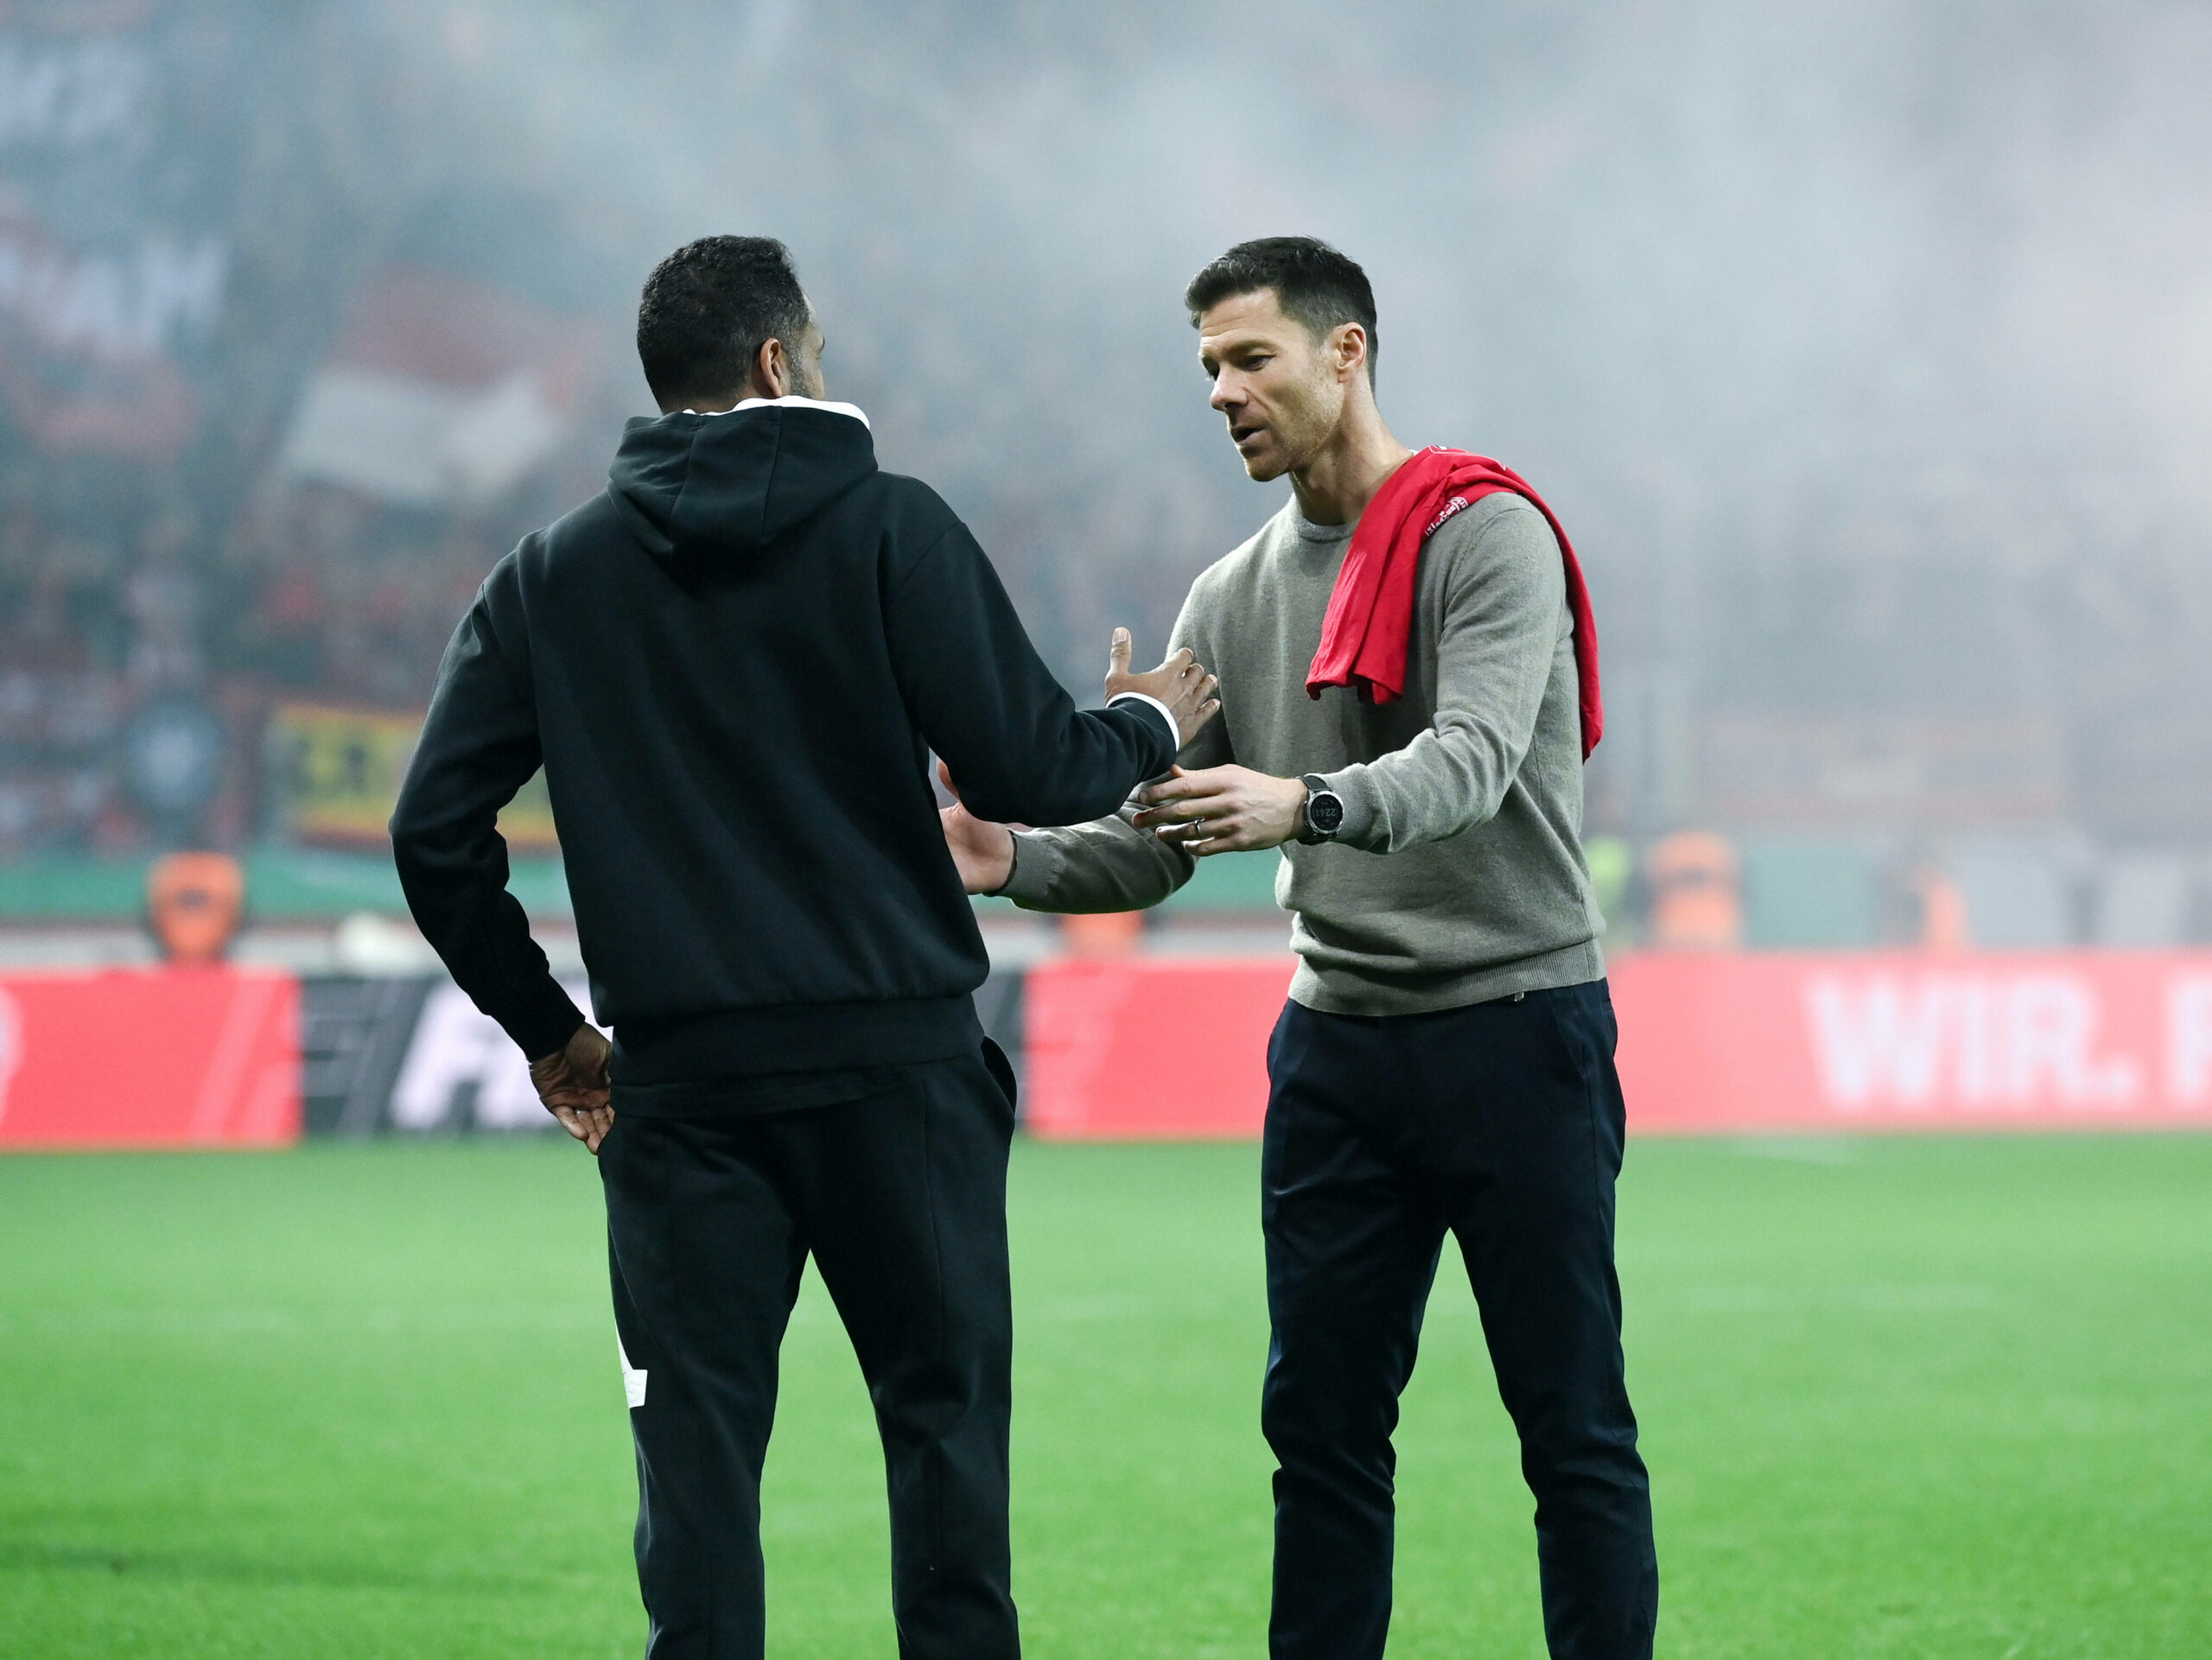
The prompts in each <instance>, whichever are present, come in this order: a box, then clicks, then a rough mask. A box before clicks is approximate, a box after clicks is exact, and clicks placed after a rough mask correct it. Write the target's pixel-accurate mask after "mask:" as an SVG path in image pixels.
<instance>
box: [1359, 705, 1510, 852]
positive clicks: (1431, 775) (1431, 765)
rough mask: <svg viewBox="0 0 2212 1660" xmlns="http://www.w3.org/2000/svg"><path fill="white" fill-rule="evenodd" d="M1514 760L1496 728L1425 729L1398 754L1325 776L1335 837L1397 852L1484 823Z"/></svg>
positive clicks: (1502, 790)
mask: <svg viewBox="0 0 2212 1660" xmlns="http://www.w3.org/2000/svg"><path fill="white" fill-rule="evenodd" d="M1522 753H1525V745H1524V746H1523V751H1522ZM1520 759H1521V756H1520V754H1516V752H1515V751H1514V750H1513V748H1512V747H1511V746H1510V744H1509V743H1508V742H1507V741H1505V739H1504V738H1503V736H1502V735H1500V734H1498V733H1497V731H1496V730H1495V729H1491V728H1484V726H1482V725H1481V724H1479V723H1478V722H1473V721H1468V722H1465V723H1464V724H1460V723H1455V724H1453V725H1452V726H1450V727H1448V728H1440V727H1432V728H1429V729H1428V730H1427V731H1426V732H1423V733H1421V734H1420V735H1417V736H1416V737H1415V738H1414V741H1412V742H1411V743H1409V744H1408V745H1407V746H1406V747H1404V748H1403V749H1399V750H1395V751H1393V752H1392V753H1391V754H1387V755H1383V756H1381V757H1379V758H1378V759H1376V760H1372V761H1366V762H1361V763H1355V764H1354V765H1352V766H1346V767H1344V768H1343V769H1341V770H1340V771H1338V772H1334V773H1325V774H1323V775H1322V776H1323V777H1324V778H1325V780H1326V781H1327V783H1328V785H1329V787H1330V788H1331V789H1332V790H1333V791H1335V792H1336V793H1337V794H1338V796H1339V797H1341V798H1343V800H1344V828H1343V829H1342V830H1339V831H1338V833H1337V838H1336V839H1337V840H1338V842H1340V843H1343V844H1344V846H1346V847H1356V848H1359V849H1363V850H1365V851H1366V852H1369V853H1396V852H1399V851H1401V850H1402V849H1406V848H1409V847H1419V846H1421V844H1423V843H1428V842H1441V841H1444V840H1446V838H1448V837H1450V836H1457V835H1459V834H1460V833H1461V832H1462V831H1464V830H1471V829H1473V828H1474V827H1475V826H1476V825H1478V824H1487V823H1488V822H1489V821H1490V820H1491V818H1492V817H1495V816H1496V815H1497V810H1498V808H1499V806H1500V805H1502V804H1503V802H1504V799H1505V792H1506V791H1507V789H1508V788H1510V786H1511V785H1512V782H1513V776H1514V773H1515V772H1516V769H1517V768H1518V766H1519V765H1520Z"/></svg>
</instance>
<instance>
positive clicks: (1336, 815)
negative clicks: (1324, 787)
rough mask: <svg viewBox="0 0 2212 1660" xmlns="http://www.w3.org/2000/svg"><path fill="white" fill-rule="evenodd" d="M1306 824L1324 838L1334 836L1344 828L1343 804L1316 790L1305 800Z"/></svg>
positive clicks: (1335, 798) (1331, 796)
mask: <svg viewBox="0 0 2212 1660" xmlns="http://www.w3.org/2000/svg"><path fill="white" fill-rule="evenodd" d="M1306 823H1307V824H1311V825H1312V826H1313V828H1314V829H1315V830H1318V831H1319V832H1320V833H1321V834H1322V835H1324V836H1334V835H1335V834H1336V833H1337V831H1338V830H1340V829H1342V828H1343V826H1344V803H1343V801H1342V800H1340V799H1339V798H1337V797H1336V796H1333V795H1330V794H1328V793H1326V792H1323V791H1318V790H1317V791H1316V792H1314V793H1313V794H1312V795H1310V796H1308V797H1306Z"/></svg>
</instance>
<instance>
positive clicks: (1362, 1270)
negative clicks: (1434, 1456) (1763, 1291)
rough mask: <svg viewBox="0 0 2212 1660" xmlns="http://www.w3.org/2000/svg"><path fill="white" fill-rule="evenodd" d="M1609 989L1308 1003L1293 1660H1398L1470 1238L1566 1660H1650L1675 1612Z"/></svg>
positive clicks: (1282, 1653)
mask: <svg viewBox="0 0 2212 1660" xmlns="http://www.w3.org/2000/svg"><path fill="white" fill-rule="evenodd" d="M1613 1040H1614V1026H1613V1013H1612V1004H1611V999H1610V998H1609V997H1608V996H1607V995H1606V989H1605V983H1604V982H1603V981H1599V982H1595V983H1592V984H1589V985H1584V986H1574V987H1570V988H1567V989H1560V990H1552V991H1532V992H1529V993H1528V994H1527V995H1524V996H1522V997H1521V998H1520V999H1518V1000H1513V999H1508V1000H1505V1001H1502V1002H1491V1003H1482V1004H1478V1005H1477V1006H1475V1007H1472V1008H1456V1009H1450V1010H1446V1011H1444V1012H1442V1013H1440V1014H1409V1015H1395V1016H1389V1017H1382V1018H1369V1017H1361V1016H1352V1015H1341V1014H1317V1013H1315V1012H1314V1011H1313V1010H1311V1009H1308V1008H1301V1007H1300V1006H1299V1005H1298V1004H1296V1003H1293V1004H1291V1005H1290V1006H1289V1007H1287V1008H1285V1009H1284V1011H1283V1014H1282V1019H1281V1021H1280V1022H1278V1024H1277V1025H1276V1027H1275V1033H1274V1040H1273V1041H1272V1042H1271V1043H1270V1044H1269V1046H1268V1073H1269V1076H1270V1078H1271V1080H1272V1084H1273V1087H1272V1090H1271V1092H1270V1095H1269V1097H1268V1117H1267V1131H1266V1140H1265V1142H1264V1144H1263V1148H1262V1155H1261V1170H1262V1228H1263V1231H1264V1233H1265V1236H1266V1244H1267V1262H1268V1313H1269V1316H1270V1318H1271V1320H1272V1321H1273V1325H1274V1340H1273V1343H1272V1345H1271V1347H1270V1350H1269V1352H1268V1374H1267V1383H1266V1387H1265V1390H1264V1394H1263V1396H1262V1408H1261V1418H1262V1428H1264V1429H1265V1431H1266V1433H1267V1437H1268V1444H1269V1446H1271V1447H1273V1448H1274V1454H1275V1459H1276V1461H1277V1464H1278V1466H1279V1468H1278V1470H1277V1472H1276V1475H1275V1568H1274V1615H1273V1619H1272V1621H1271V1623H1270V1626H1269V1643H1270V1648H1271V1652H1272V1653H1273V1655H1274V1657H1275V1660H1374V1657H1377V1656H1379V1655H1381V1654H1382V1652H1383V1639H1384V1637H1385V1634H1386V1633H1387V1632H1388V1631H1389V1623H1390V1572H1391V1549H1392V1530H1393V1518H1394V1514H1395V1503H1394V1498H1393V1476H1394V1472H1395V1454H1394V1453H1393V1451H1392V1448H1391V1445H1390V1435H1391V1432H1392V1431H1393V1430H1394V1429H1395V1428H1396V1427H1397V1421H1398V1397H1399V1395H1400V1394H1401V1392H1402V1390H1404V1389H1405V1386H1406V1383H1407V1380H1408V1378H1410V1377H1412V1375H1413V1370H1414V1352H1415V1350H1416V1348H1417V1346H1418V1345H1419V1342H1420V1338H1421V1315H1422V1313H1423V1311H1424V1310H1425V1308H1426V1307H1427V1301H1428V1293H1429V1288H1430V1286H1431V1284H1432V1283H1433V1281H1434V1279H1435V1275H1436V1265H1437V1260H1438V1257H1439V1255H1440V1251H1441V1249H1442V1245H1443V1241H1444V1236H1445V1235H1446V1232H1449V1233H1451V1234H1453V1235H1455V1236H1456V1237H1458V1239H1459V1250H1460V1254H1461V1256H1463V1257H1464V1259H1465V1262H1466V1267H1467V1277H1468V1279H1469V1280H1470V1282H1471V1283H1472V1285H1473V1288H1474V1293H1475V1299H1476V1302H1477V1304H1478V1307H1479V1309H1480V1311H1481V1315H1482V1323H1483V1333H1484V1337H1485V1338H1486V1339H1488V1341H1489V1345H1490V1353H1491V1363H1492V1364H1493V1365H1494V1367H1495V1368H1496V1371H1497V1387H1498V1391H1499V1393H1500V1395H1501V1396H1503V1399H1504V1402H1505V1406H1506V1409H1507V1411H1508V1412H1510V1414H1511V1415H1512V1417H1513V1421H1514V1424H1515V1426H1516V1428H1518V1430H1519V1431H1520V1435H1521V1467H1522V1473H1523V1475H1524V1476H1525V1477H1526V1478H1527V1479H1528V1483H1529V1490H1530V1491H1532V1492H1533V1493H1534V1494H1535V1499H1536V1551H1537V1559H1538V1561H1539V1564H1540V1568H1541V1578H1542V1585H1543V1606H1544V1631H1545V1634H1546V1637H1547V1638H1548V1641H1549V1644H1550V1649H1551V1652H1552V1654H1553V1655H1554V1657H1555V1660H1648V1657H1649V1655H1650V1653H1651V1642H1652V1629H1653V1625H1654V1624H1655V1622H1656V1619H1657V1615H1658V1602H1659V1570H1658V1564H1657V1559H1656V1556H1655V1555H1654V1552H1653V1547H1652V1537H1651V1501H1650V1489H1649V1483H1648V1481H1647V1479H1646V1477H1645V1474H1644V1468H1643V1460H1642V1459H1640V1458H1639V1457H1638V1456H1637V1450H1636V1418H1635V1415H1634V1414H1633V1413H1631V1412H1630V1409H1629V1401H1628V1389H1627V1385H1626V1383H1624V1378H1623V1370H1622V1358H1621V1342H1620V1332H1621V1302H1620V1286H1619V1282H1618V1281H1617V1280H1616V1279H1615V1278H1614V1275H1613V1180H1614V1178H1615V1177H1616V1176H1617V1175H1618V1173H1619V1171H1620V1161H1621V1138H1622V1129H1623V1123H1622V1120H1623V1110H1622V1101H1621V1092H1620V1084H1619V1080H1618V1078H1616V1076H1615V1075H1614V1072H1613Z"/></svg>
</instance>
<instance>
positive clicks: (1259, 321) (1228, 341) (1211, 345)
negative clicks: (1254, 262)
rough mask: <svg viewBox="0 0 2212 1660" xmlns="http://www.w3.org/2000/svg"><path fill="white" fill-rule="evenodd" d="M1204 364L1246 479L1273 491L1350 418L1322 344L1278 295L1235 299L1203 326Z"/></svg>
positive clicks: (1263, 293)
mask: <svg viewBox="0 0 2212 1660" xmlns="http://www.w3.org/2000/svg"><path fill="white" fill-rule="evenodd" d="M1198 354H1199V363H1200V366H1201V367H1203V368H1204V369H1205V372H1207V374H1208V375H1209V376H1210V377H1211V378H1212V379H1213V381H1214V398H1213V400H1212V401H1213V404H1214V407H1215V408H1216V409H1217V410H1220V411H1221V413H1222V415H1223V417H1224V420H1225V421H1226V423H1227V425H1228V428H1229V436H1230V442H1232V443H1233V444H1235V445H1236V454H1237V457H1238V459H1239V460H1241V461H1243V463H1244V471H1245V473H1246V474H1248V475H1249V477H1251V478H1252V479H1254V480H1256V481H1258V482H1259V483H1262V484H1265V483H1267V482H1268V481H1269V480H1274V479H1279V478H1281V476H1282V475H1283V474H1286V473H1291V472H1295V471H1297V470H1298V469H1299V468H1300V467H1305V466H1306V465H1308V464H1309V463H1310V462H1311V461H1313V459H1314V457H1315V456H1317V455H1319V454H1320V452H1321V450H1322V448H1323V447H1324V446H1325V444H1326V443H1327V442H1328V440H1329V438H1330V436H1331V435H1332V433H1334V432H1335V430H1336V428H1337V424H1338V421H1339V419H1340V418H1341V417H1342V413H1343V404H1344V391H1343V388H1342V387H1341V386H1340V385H1338V382H1337V380H1336V378H1335V377H1333V376H1332V375H1331V374H1330V373H1329V372H1328V367H1327V364H1326V361H1325V357H1324V353H1323V352H1322V349H1321V346H1320V343H1319V342H1318V341H1316V340H1314V339H1313V336H1312V335H1310V334H1307V333H1306V328H1305V326H1304V325H1303V324H1302V323H1299V322H1296V321H1293V320H1292V319H1290V318H1288V317H1286V316H1284V315H1283V314H1282V308H1281V305H1280V304H1279V303H1278V302H1277V301H1276V298H1275V295H1274V290H1272V289H1262V290H1259V291H1258V292H1256V293H1251V294H1239V295H1232V296H1230V297H1229V298H1228V299H1225V300H1224V301H1222V302H1220V303H1219V304H1217V305H1216V306H1213V307H1212V308H1210V309H1208V310H1207V312H1206V313H1205V315H1204V316H1202V317H1201V318H1200V319H1199V320H1198Z"/></svg>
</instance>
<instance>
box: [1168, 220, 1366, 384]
mask: <svg viewBox="0 0 2212 1660" xmlns="http://www.w3.org/2000/svg"><path fill="white" fill-rule="evenodd" d="M1261 289H1274V293H1275V303H1276V304H1277V305H1279V306H1281V308H1282V315H1284V316H1286V317H1288V318H1289V319H1291V320H1292V321H1294V322H1295V323H1297V324H1298V325H1299V326H1300V327H1301V328H1304V329H1305V330H1306V333H1307V334H1311V335H1312V336H1313V338H1314V339H1315V340H1321V339H1323V338H1325V336H1326V335H1327V334H1328V333H1329V331H1330V330H1331V329H1332V328H1336V327H1338V325H1339V324H1341V323H1357V324H1358V325H1359V326H1360V327H1361V328H1363V329H1365V330H1366V331H1367V381H1368V384H1369V385H1374V384H1375V356H1376V344H1375V290H1374V289H1373V288H1372V287H1370V285H1369V283H1368V281H1367V273H1366V272H1365V271H1363V270H1360V268H1359V266H1358V265H1357V264H1356V263H1355V262H1353V261H1352V260H1350V259H1347V258H1345V257H1344V255H1342V254H1340V253H1338V251H1336V250H1335V249H1334V248H1332V247H1331V246H1330V245H1328V244H1327V243H1325V242H1324V241H1322V240H1321V239H1319V238H1318V237H1310V236H1263V237H1262V238H1260V239H1258V240H1257V241H1256V242H1240V243H1238V244H1237V245H1236V246H1235V247H1233V248H1231V249H1230V251H1228V252H1227V253H1225V254H1224V255H1222V256H1221V257H1220V258H1218V259H1216V260H1215V261H1214V262H1213V263H1212V264H1210V265H1208V266H1207V267H1206V268H1205V270H1202V271H1200V272H1199V273H1198V275H1197V276H1196V277H1192V279H1191V286H1190V287H1188V288H1187V289H1184V290H1183V303H1184V304H1185V305H1186V306H1188V307H1189V308H1191V326H1192V328H1197V327H1198V319H1199V318H1201V317H1203V316H1204V315H1205V314H1206V313H1207V312H1209V311H1211V310H1212V309H1213V308H1214V307H1216V306H1217V305H1219V304H1220V303H1221V302H1223V301H1224V300H1226V299H1229V298H1230V296H1234V295H1238V294H1256V293H1258V292H1259V291H1260V290H1261Z"/></svg>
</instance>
